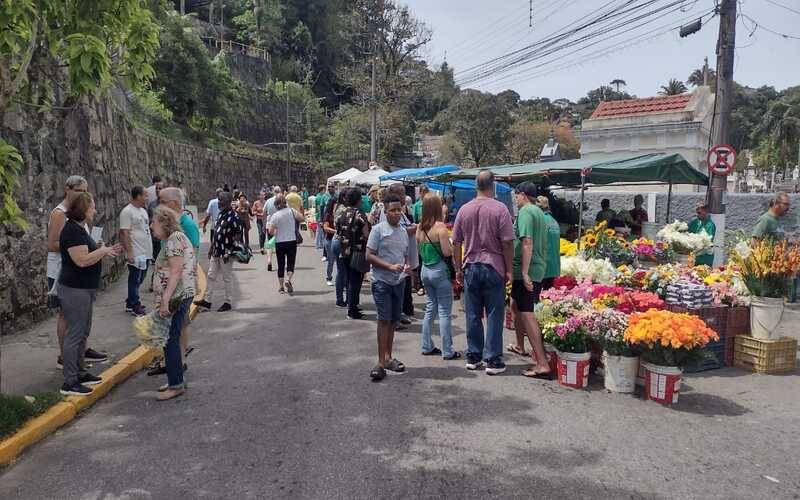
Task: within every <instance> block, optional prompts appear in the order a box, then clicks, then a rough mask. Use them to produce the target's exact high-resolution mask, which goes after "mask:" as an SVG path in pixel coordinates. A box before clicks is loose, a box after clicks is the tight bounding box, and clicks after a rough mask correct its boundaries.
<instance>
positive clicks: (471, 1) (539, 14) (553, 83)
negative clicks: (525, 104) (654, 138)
mask: <svg viewBox="0 0 800 500" xmlns="http://www.w3.org/2000/svg"><path fill="white" fill-rule="evenodd" d="M625 1H626V0H533V28H531V27H529V12H530V9H529V5H530V3H529V0H400V2H401V3H405V4H406V5H408V6H409V8H410V9H411V10H412V12H413V13H414V14H415V15H416V16H417V18H419V19H420V20H422V21H424V22H425V23H426V24H427V25H428V26H429V27H430V28H431V29H432V30H433V39H432V40H431V43H430V44H429V45H428V46H427V47H426V48H425V49H424V50H423V52H422V56H423V57H424V58H425V59H426V60H427V61H428V63H429V64H430V65H432V66H434V65H435V66H438V65H439V64H441V62H442V61H443V60H444V57H445V52H446V58H447V63H448V64H449V65H451V66H453V67H454V69H455V71H456V82H457V83H459V85H460V86H461V87H462V88H478V89H480V90H484V91H489V92H493V93H497V92H500V91H502V90H505V89H507V88H511V89H513V90H515V91H516V92H517V93H519V94H520V96H521V97H522V98H523V99H528V98H532V97H548V98H550V99H551V100H552V99H558V98H561V97H566V98H568V99H570V100H573V101H575V100H577V99H578V98H580V97H583V96H585V95H586V93H587V91H589V90H591V89H594V88H597V87H599V86H600V85H603V84H607V83H609V82H611V81H612V80H614V79H622V80H625V82H627V87H626V88H625V90H626V91H627V92H629V93H631V94H634V95H636V96H638V97H647V96H654V95H656V94H657V93H658V91H659V89H660V87H661V85H665V84H666V83H667V82H668V81H669V79H671V78H677V79H679V80H683V81H685V80H686V79H687V78H688V76H689V74H690V73H691V72H692V71H693V70H694V69H697V68H700V67H702V66H703V58H704V57H708V60H709V66H710V67H712V68H713V67H714V66H715V65H716V54H715V52H716V43H717V34H718V30H719V17H718V16H717V17H714V16H713V14H712V13H709V11H711V10H712V9H713V7H714V3H715V0H685V1H684V2H683V3H682V4H680V5H677V6H676V7H674V8H673V11H672V12H666V13H662V14H659V15H658V16H652V17H650V18H646V19H645V20H650V19H652V22H651V23H649V24H646V25H644V26H641V27H639V28H637V29H635V30H632V31H630V32H628V33H624V34H622V33H621V31H622V30H623V29H629V28H630V27H632V26H635V25H636V24H638V23H643V22H645V20H643V21H638V23H631V22H629V23H626V25H625V28H622V29H620V30H618V31H607V32H605V33H604V34H603V35H602V37H611V36H613V35H616V34H619V36H617V37H613V38H608V39H607V40H606V41H603V42H601V43H599V44H597V45H595V46H593V47H590V48H587V49H586V50H585V51H584V52H577V53H575V54H571V55H570V54H568V52H570V51H571V50H574V46H573V48H568V49H565V50H564V51H562V52H558V53H555V54H553V55H551V56H549V57H548V58H545V59H542V60H540V61H537V62H533V63H528V64H527V65H523V66H520V67H518V68H515V69H513V70H512V71H511V72H510V75H511V76H505V80H502V79H501V78H503V75H498V74H496V73H494V72H493V73H492V74H491V75H489V76H487V77H485V78H484V79H483V80H480V81H476V82H471V83H470V82H464V83H462V82H459V78H462V79H463V78H464V77H465V76H466V75H465V74H464V73H463V72H464V71H465V70H467V69H468V68H470V67H472V66H474V65H476V64H480V63H483V62H485V61H487V60H490V59H492V58H494V57H498V56H501V55H503V54H507V53H509V52H512V51H514V50H518V49H521V48H523V47H525V46H526V45H528V44H531V43H533V42H536V41H538V40H541V39H543V38H545V37H546V36H548V35H550V34H552V33H553V32H555V31H556V30H559V29H561V28H563V27H565V26H574V22H575V21H576V20H578V19H580V18H582V17H583V16H587V15H596V12H597V9H598V8H599V7H601V6H602V5H605V4H607V3H610V4H611V5H619V4H622V3H624V2H625ZM644 1H645V0H636V3H637V4H638V3H643V2H644ZM674 1H675V0H655V2H654V4H653V7H649V8H647V9H645V10H643V11H640V12H647V11H648V10H652V9H653V8H655V7H658V6H664V5H668V4H670V3H672V2H674ZM678 7H680V8H681V10H678ZM706 13H708V14H707V15H706V16H705V17H704V18H703V19H704V25H703V27H702V29H701V30H700V32H698V33H695V34H693V35H690V36H689V37H686V38H680V37H679V36H678V32H677V29H672V30H670V28H676V27H677V26H679V25H681V24H685V23H687V22H690V19H697V18H698V17H700V15H701V14H706ZM738 14H740V17H739V19H738V20H737V25H736V50H735V53H736V63H735V67H734V80H736V81H737V82H739V83H741V84H744V85H748V86H751V87H759V86H762V85H771V86H774V87H775V88H776V89H778V90H781V89H784V88H786V87H790V86H794V85H800V0H739V10H738ZM741 14H743V15H744V16H745V17H743V16H741ZM705 23H707V24H705ZM754 28H755V30H754ZM767 30H772V31H775V32H778V33H782V34H786V35H790V36H794V37H796V38H788V39H787V38H784V37H782V36H779V35H775V34H773V33H770V32H769V31H767ZM659 33H662V34H660V35H658V34H659ZM751 33H752V35H751ZM656 35H658V36H656ZM637 36H638V38H636V37H637ZM602 37H601V38H602ZM594 40H597V38H595V39H593V41H594ZM613 44H617V45H616V47H611V46H612V45H613ZM607 47H608V48H609V50H608V51H607V50H605V48H607ZM586 54H593V55H592V56H591V57H589V56H587V55H586ZM551 60H552V61H551ZM548 61H549V62H548ZM542 62H547V64H543V65H541V67H539V68H532V66H534V65H537V64H542ZM459 71H461V72H462V73H461V74H459ZM526 71H527V72H526Z"/></svg>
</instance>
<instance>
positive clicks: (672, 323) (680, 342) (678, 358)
mask: <svg viewBox="0 0 800 500" xmlns="http://www.w3.org/2000/svg"><path fill="white" fill-rule="evenodd" d="M623 337H624V339H625V341H627V342H628V343H630V344H631V345H632V346H634V347H635V348H637V349H640V351H641V360H642V364H643V367H644V369H645V384H644V386H645V399H652V400H653V401H656V402H659V403H662V404H670V403H677V402H678V393H679V391H680V384H681V375H682V373H683V371H682V368H683V367H684V366H686V365H687V364H690V363H692V362H695V361H697V360H699V359H702V358H703V357H704V356H705V353H704V352H703V351H702V348H703V347H705V346H706V344H708V343H709V342H710V341H712V340H714V341H716V340H719V337H718V336H717V334H716V333H715V332H714V330H712V329H711V328H709V327H708V326H707V325H706V324H705V322H704V321H703V320H702V319H700V318H699V317H697V316H693V315H690V314H685V313H674V312H670V311H664V310H658V309H650V310H648V311H646V312H640V313H634V314H631V315H630V317H629V318H628V327H627V328H626V329H625V333H624V335H623Z"/></svg>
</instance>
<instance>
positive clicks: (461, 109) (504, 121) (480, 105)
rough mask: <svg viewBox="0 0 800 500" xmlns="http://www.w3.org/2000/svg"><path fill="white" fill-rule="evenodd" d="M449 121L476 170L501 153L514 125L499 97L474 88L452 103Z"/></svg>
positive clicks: (448, 114)
mask: <svg viewBox="0 0 800 500" xmlns="http://www.w3.org/2000/svg"><path fill="white" fill-rule="evenodd" d="M447 119H448V121H449V123H450V129H451V130H452V131H453V132H454V134H455V136H456V137H457V138H458V140H459V142H461V144H463V145H464V149H465V150H466V152H467V153H468V154H469V156H470V159H471V160H472V161H473V162H474V163H475V166H477V167H480V166H481V165H483V164H485V162H486V161H487V160H489V159H490V158H491V157H492V156H493V155H495V154H497V153H498V152H500V150H501V149H502V148H503V146H504V144H505V141H506V137H507V135H508V129H509V127H510V126H511V115H510V114H509V112H508V109H507V108H506V107H505V106H504V104H503V103H502V102H501V101H500V100H499V99H498V98H497V96H494V95H492V94H487V93H483V92H480V91H477V90H472V89H469V90H464V91H462V92H461V93H460V94H458V95H457V96H456V97H455V98H453V100H452V101H450V106H449V107H448V108H447Z"/></svg>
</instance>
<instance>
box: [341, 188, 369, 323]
mask: <svg viewBox="0 0 800 500" xmlns="http://www.w3.org/2000/svg"><path fill="white" fill-rule="evenodd" d="M344 205H345V207H346V208H345V209H344V210H343V211H341V212H339V214H340V215H339V216H338V217H337V218H336V236H337V237H338V239H339V247H340V253H339V259H341V261H342V262H341V265H342V267H343V268H344V269H346V271H347V284H348V285H347V317H348V318H349V319H363V318H364V315H363V314H362V313H361V310H360V309H359V307H358V305H359V294H360V293H361V283H362V282H363V281H364V274H363V273H362V272H361V271H359V270H358V269H355V268H353V267H352V266H351V265H350V257H351V255H352V251H353V250H354V249H356V250H359V251H361V252H363V251H364V249H365V247H366V243H367V237H368V236H369V230H370V225H369V222H367V216H366V215H365V214H364V212H362V211H361V209H360V205H361V192H360V190H359V189H358V188H347V189H346V190H345V192H344ZM337 305H339V306H340V307H341V306H342V305H341V304H337Z"/></svg>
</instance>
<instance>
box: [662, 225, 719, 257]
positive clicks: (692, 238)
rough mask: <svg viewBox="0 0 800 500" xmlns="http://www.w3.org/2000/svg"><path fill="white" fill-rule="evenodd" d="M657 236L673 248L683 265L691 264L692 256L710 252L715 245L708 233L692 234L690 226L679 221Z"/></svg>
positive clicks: (663, 229) (667, 226) (664, 228)
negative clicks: (690, 258) (706, 251)
mask: <svg viewBox="0 0 800 500" xmlns="http://www.w3.org/2000/svg"><path fill="white" fill-rule="evenodd" d="M657 236H658V237H659V238H661V239H662V240H664V241H665V242H667V243H668V244H669V245H670V246H671V247H672V249H673V250H674V251H675V254H676V259H677V260H678V261H679V262H681V263H682V264H687V263H689V257H690V254H697V253H700V252H703V251H705V250H708V249H709V248H711V245H712V243H713V241H712V239H711V236H709V235H708V233H706V232H705V231H700V232H699V233H690V232H689V225H688V224H687V223H685V222H682V221H679V220H676V221H675V222H673V223H672V224H667V225H666V226H664V227H663V228H661V230H660V231H659V232H658V233H657Z"/></svg>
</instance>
